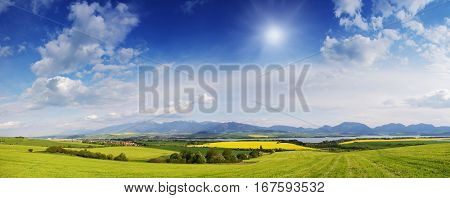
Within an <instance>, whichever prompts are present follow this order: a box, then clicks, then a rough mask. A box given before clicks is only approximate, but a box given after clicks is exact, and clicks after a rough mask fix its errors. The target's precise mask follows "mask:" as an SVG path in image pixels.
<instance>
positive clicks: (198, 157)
mask: <svg viewBox="0 0 450 198" xmlns="http://www.w3.org/2000/svg"><path fill="white" fill-rule="evenodd" d="M192 163H195V164H204V163H206V158H205V156H203V154H202V153H200V152H196V153H195V154H194V157H193V160H192Z"/></svg>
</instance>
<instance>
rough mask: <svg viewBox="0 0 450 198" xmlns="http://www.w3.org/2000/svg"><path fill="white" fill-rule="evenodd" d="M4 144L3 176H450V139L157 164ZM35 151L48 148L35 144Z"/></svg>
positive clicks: (0, 168)
mask: <svg viewBox="0 0 450 198" xmlns="http://www.w3.org/2000/svg"><path fill="white" fill-rule="evenodd" d="M28 148H31V147H30V146H20V145H16V146H11V145H1V144H0V177H450V143H442V144H430V145H422V146H409V147H401V148H391V149H382V150H371V151H355V152H343V153H328V152H318V151H290V152H279V153H274V154H271V155H266V156H263V157H260V158H256V159H252V160H249V161H248V162H256V163H245V164H204V165H192V164H152V163H144V162H118V161H109V160H97V159H86V158H80V157H73V156H65V155H57V154H47V153H29V152H27V149H28ZM34 149H35V150H40V149H44V147H34Z"/></svg>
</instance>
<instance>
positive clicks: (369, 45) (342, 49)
mask: <svg viewBox="0 0 450 198" xmlns="http://www.w3.org/2000/svg"><path fill="white" fill-rule="evenodd" d="M391 43H392V40H391V39H388V38H384V37H379V38H373V39H372V38H369V37H364V36H362V35H359V34H357V35H354V36H352V37H350V38H346V39H343V40H338V39H335V38H331V37H329V36H327V37H326V39H325V41H324V43H323V46H322V48H321V49H320V51H321V53H322V55H323V56H324V57H325V58H326V59H327V60H328V61H333V62H340V63H344V64H351V65H357V66H371V65H372V64H373V63H374V62H375V61H377V60H380V59H383V58H384V57H385V56H386V55H387V54H388V52H389V47H390V45H391Z"/></svg>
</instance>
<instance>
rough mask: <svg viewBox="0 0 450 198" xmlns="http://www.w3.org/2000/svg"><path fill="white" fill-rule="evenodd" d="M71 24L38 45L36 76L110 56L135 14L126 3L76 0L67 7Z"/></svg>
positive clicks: (63, 72) (96, 62)
mask: <svg viewBox="0 0 450 198" xmlns="http://www.w3.org/2000/svg"><path fill="white" fill-rule="evenodd" d="M69 20H71V21H72V22H73V24H72V27H71V28H66V29H64V30H63V31H62V33H61V34H59V35H58V37H57V38H56V39H55V40H52V41H50V42H48V43H47V44H45V45H44V46H43V47H40V48H39V53H40V54H41V57H42V58H41V60H39V61H37V62H35V63H34V64H33V65H32V70H33V72H34V73H36V74H37V75H38V76H53V75H59V74H65V73H71V72H74V71H76V70H78V69H80V68H83V67H85V66H86V65H89V64H98V63H101V62H102V61H103V60H102V58H103V56H105V55H106V56H108V55H109V56H111V55H113V53H114V48H115V47H116V46H117V45H118V44H119V43H120V42H122V41H123V40H124V39H125V37H126V35H127V34H128V33H129V32H130V31H131V29H132V28H133V27H135V26H136V25H137V23H138V22H139V21H138V18H137V16H136V15H134V14H132V13H130V12H129V11H128V7H127V6H126V5H125V4H122V3H119V4H118V5H117V6H116V7H112V6H111V4H110V3H107V4H106V5H105V6H100V5H99V4H98V3H91V4H88V3H86V2H83V3H75V4H73V5H72V6H71V7H70V14H69Z"/></svg>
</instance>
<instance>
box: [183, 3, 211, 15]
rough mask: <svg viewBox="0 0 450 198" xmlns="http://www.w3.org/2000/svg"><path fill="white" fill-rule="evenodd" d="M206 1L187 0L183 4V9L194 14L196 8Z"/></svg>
mask: <svg viewBox="0 0 450 198" xmlns="http://www.w3.org/2000/svg"><path fill="white" fill-rule="evenodd" d="M205 3H206V0H188V1H185V2H184V4H183V5H181V11H183V12H184V13H186V14H192V13H193V12H194V8H196V7H198V6H201V5H203V4H205Z"/></svg>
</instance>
